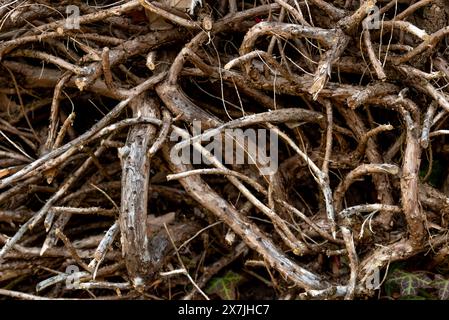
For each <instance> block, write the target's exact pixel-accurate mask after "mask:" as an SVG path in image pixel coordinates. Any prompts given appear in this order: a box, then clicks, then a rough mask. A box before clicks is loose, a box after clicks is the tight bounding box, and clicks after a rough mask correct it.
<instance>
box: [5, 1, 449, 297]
mask: <svg viewBox="0 0 449 320" xmlns="http://www.w3.org/2000/svg"><path fill="white" fill-rule="evenodd" d="M0 4H1V5H0V18H1V20H0V30H1V33H0V41H1V42H0V59H1V66H0V68H1V70H2V73H1V74H0V83H1V85H0V133H1V136H0V139H1V141H0V146H1V149H0V167H1V170H0V190H1V194H0V206H1V209H0V243H1V244H2V247H1V250H0V261H1V263H0V286H1V287H3V289H0V295H6V296H10V297H17V298H23V299H44V298H73V297H77V298H93V297H95V298H104V299H131V298H137V297H142V296H143V297H147V298H163V299H172V298H182V297H183V298H185V299H194V298H209V296H211V295H213V294H218V296H220V292H216V291H213V290H209V289H210V286H208V284H209V283H210V280H211V279H212V278H213V277H217V276H219V275H220V274H224V273H226V272H229V270H231V269H232V270H234V271H236V272H237V273H240V277H242V276H243V275H244V274H245V275H246V276H245V278H246V281H247V283H249V285H253V284H254V283H258V281H259V280H260V279H262V280H263V282H264V283H265V284H268V287H267V288H266V290H265V291H262V293H261V295H260V296H251V295H245V294H244V293H241V297H242V298H251V297H259V298H261V297H267V296H269V295H270V294H273V293H274V294H276V297H277V298H286V297H290V298H346V299H353V298H361V297H366V296H372V295H373V294H374V293H375V292H376V290H378V289H379V288H380V286H381V283H377V284H376V285H373V282H372V279H373V277H374V275H376V274H377V275H379V273H383V274H385V273H386V271H387V269H388V266H389V265H390V264H391V263H393V262H395V261H400V260H401V261H402V260H406V261H408V260H411V259H413V258H414V257H418V258H419V259H420V261H422V263H423V264H426V265H427V266H432V267H435V266H438V265H441V264H442V263H443V262H444V260H445V258H446V257H447V252H448V250H447V242H446V235H447V225H448V215H447V213H448V208H449V198H448V196H447V192H448V190H449V187H448V186H449V185H448V181H449V180H448V179H447V177H448V174H449V171H448V170H447V168H446V167H445V166H441V163H445V161H446V160H447V158H448V156H449V149H448V148H447V146H446V144H445V140H446V134H447V133H448V132H449V131H448V130H446V129H445V126H446V125H448V117H447V112H448V111H449V100H448V94H449V91H448V79H449V64H448V59H449V53H448V50H447V41H448V35H449V26H448V25H449V5H448V4H447V2H446V1H444V0H433V1H432V0H419V1H413V3H412V4H410V3H409V1H398V0H391V1H390V0H389V1H387V0H383V1H382V0H378V1H375V0H365V1H353V0H346V1H342V0H341V1H340V0H335V1H322V0H307V1H304V0H302V1H299V0H298V1H296V0H293V1H285V0H275V1H274V2H265V1H260V2H257V3H256V2H246V1H240V2H237V1H235V0H229V1H228V0H211V1H209V2H207V3H206V2H203V3H202V5H200V6H199V5H198V6H196V7H194V6H191V5H190V2H189V4H188V5H186V6H184V4H182V2H179V3H178V4H177V6H171V5H170V3H169V2H163V1H161V2H151V1H149V0H140V1H138V0H131V1H121V2H120V4H118V3H114V1H104V2H103V3H102V4H101V5H100V4H99V3H97V6H92V5H89V4H87V3H84V2H82V1H71V2H70V3H68V2H67V3H66V2H65V1H61V2H60V3H59V4H57V5H54V4H51V3H50V2H49V1H47V0H39V1H26V2H16V1H12V2H10V1H1V2H0ZM69 4H70V5H72V6H73V5H75V6H76V8H78V9H79V10H80V16H79V17H70V19H72V20H70V19H66V18H63V19H61V15H62V16H64V15H65V12H66V8H67V6H68V5H69ZM72 8H73V7H72ZM376 8H377V9H378V11H376V10H373V9H376ZM372 12H375V13H376V12H377V14H372ZM148 18H149V20H148ZM73 19H75V20H73ZM376 19H378V20H376ZM69 21H71V22H72V23H74V22H76V23H78V24H79V26H75V27H73V25H70V24H68V22H69ZM373 21H374V23H373ZM430 21H432V23H430ZM376 23H377V27H376ZM373 26H374V27H373ZM198 123H200V124H201V128H200V130H199V129H198ZM248 128H252V129H265V130H267V131H269V132H270V134H271V138H272V139H274V138H276V139H277V141H278V144H276V145H272V144H270V146H271V147H270V150H268V151H269V154H270V155H271V156H273V155H276V160H277V163H278V166H276V169H277V170H274V171H271V172H269V173H268V174H267V171H266V170H265V169H267V168H266V166H265V165H266V163H263V161H262V160H261V159H260V158H259V157H258V156H256V154H257V155H260V154H262V153H264V152H265V151H266V150H265V149H263V147H262V146H261V143H260V140H259V141H258V143H255V141H252V140H251V139H250V140H245V138H247V136H246V133H245V131H244V130H243V129H248ZM173 137H177V139H176V141H174V140H175V139H174V138H173ZM212 137H214V138H217V137H219V138H220V139H223V141H224V142H225V143H226V142H229V141H230V142H231V143H232V146H233V148H231V149H232V150H231V151H232V152H237V153H238V152H241V153H243V154H247V157H246V158H245V159H246V160H248V161H246V162H245V164H242V163H236V161H235V160H236V158H232V157H234V156H235V155H234V156H232V157H231V159H230V160H231V161H229V162H225V161H224V160H223V159H220V157H217V155H216V154H214V153H213V152H211V149H210V148H209V147H208V146H207V145H206V143H205V141H209V139H210V138H212ZM234 140H235V141H234ZM220 141H222V140H220ZM239 141H240V143H239ZM234 142H236V143H235V144H234ZM265 145H266V144H263V146H265ZM227 146H228V145H227ZM188 148H192V149H191V150H192V152H193V153H192V154H191V156H192V157H193V158H195V157H196V156H199V157H200V159H202V161H201V162H200V163H194V165H192V164H189V163H186V162H185V161H177V158H176V157H174V154H177V152H178V153H179V152H180V151H183V150H184V151H185V150H186V149H188ZM262 149H263V150H262ZM189 150H190V149H189ZM227 151H229V149H227ZM264 155H265V153H264ZM251 157H253V158H254V157H255V158H256V160H255V161H252V162H251V161H249V159H250V158H251ZM191 159H192V158H189V160H191ZM178 160H179V159H178ZM228 160H229V159H228ZM438 163H439V164H440V165H439V167H436V166H437V165H438ZM260 266H262V267H263V268H259V267H260ZM268 279H269V280H268ZM250 280H251V281H250ZM269 287H271V289H269ZM234 289H235V288H233V290H234ZM111 290H112V291H111ZM231 291H232V290H231ZM236 292H238V291H235V292H234V293H236ZM270 292H273V293H270ZM232 297H234V298H235V297H236V296H232ZM227 298H229V296H228V297H227Z"/></svg>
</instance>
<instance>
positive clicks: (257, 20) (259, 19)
mask: <svg viewBox="0 0 449 320" xmlns="http://www.w3.org/2000/svg"><path fill="white" fill-rule="evenodd" d="M254 20H256V23H259V22H262V21H263V19H261V18H259V17H256V18H255V19H254Z"/></svg>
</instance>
